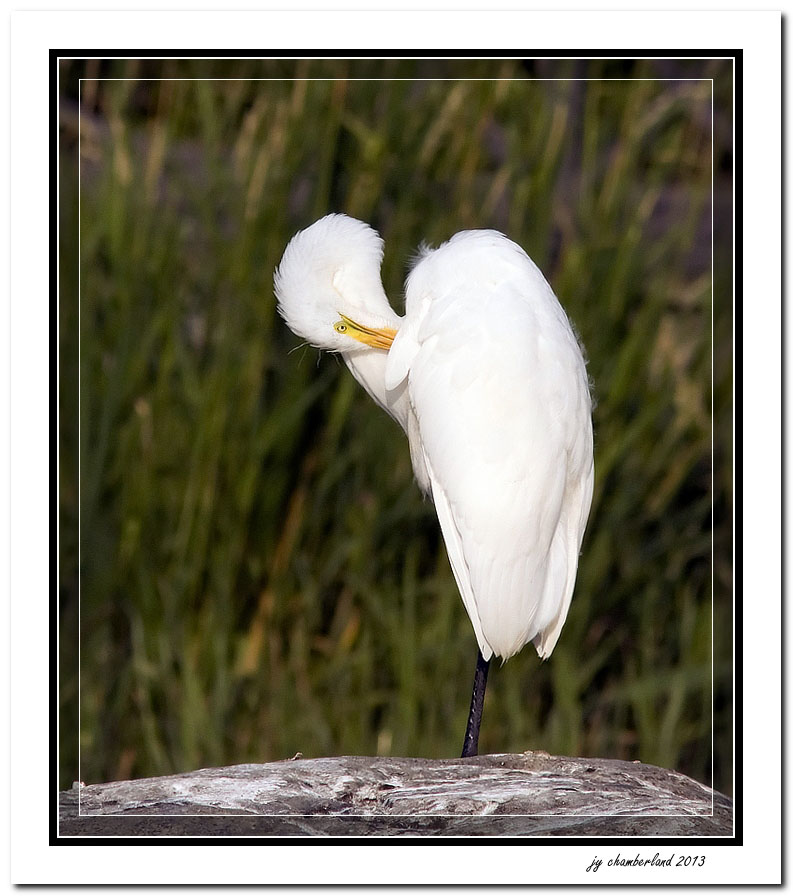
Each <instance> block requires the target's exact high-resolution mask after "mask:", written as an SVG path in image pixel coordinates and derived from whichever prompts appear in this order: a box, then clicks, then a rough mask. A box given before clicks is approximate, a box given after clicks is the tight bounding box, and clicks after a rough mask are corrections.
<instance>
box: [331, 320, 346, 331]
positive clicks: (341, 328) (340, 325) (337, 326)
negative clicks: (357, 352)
mask: <svg viewBox="0 0 793 896" xmlns="http://www.w3.org/2000/svg"><path fill="white" fill-rule="evenodd" d="M333 329H334V330H335V331H336V332H337V333H346V332H347V324H345V323H343V322H342V321H339V322H338V323H336V324H334V325H333Z"/></svg>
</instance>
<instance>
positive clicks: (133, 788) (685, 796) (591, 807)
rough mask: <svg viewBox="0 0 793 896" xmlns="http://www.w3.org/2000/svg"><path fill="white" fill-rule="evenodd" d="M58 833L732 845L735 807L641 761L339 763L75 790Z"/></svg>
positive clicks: (251, 768)
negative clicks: (724, 841) (687, 839)
mask: <svg viewBox="0 0 793 896" xmlns="http://www.w3.org/2000/svg"><path fill="white" fill-rule="evenodd" d="M59 834H60V836H67V837H69V836H93V837H96V836H103V835H108V836H119V835H122V836H184V835H188V836H212V835H218V836H251V835H254V836H287V837H288V836H298V837H300V836H334V837H341V836H362V835H363V836H365V835H372V836H411V835H412V836H416V835H419V836H555V837H560V836H561V837H582V836H583V837H586V836H606V835H611V836H621V837H625V836H670V837H679V836H695V837H703V836H704V837H730V836H732V834H733V808H732V803H731V801H730V800H729V799H728V798H727V797H726V796H723V795H722V794H720V793H716V792H715V791H713V790H711V789H710V788H708V787H705V786H704V785H702V784H698V783H697V782H696V781H692V780H691V779H690V778H687V777H685V776H684V775H681V774H678V773H677V772H672V771H667V770H666V769H661V768H657V767H655V766H652V765H643V764H641V763H635V762H623V761H619V760H612V759H573V758H566V757H558V756H549V755H548V754H547V753H521V754H496V755H491V756H477V757H473V758H470V759H398V758H375V757H371V758H369V757H359V756H340V757H338V758H329V759H294V760H286V761H283V762H270V763H266V764H263V765H235V766H231V767H229V768H213V769H201V770H199V771H194V772H188V773H186V774H180V775H168V776H166V777H162V778H142V779H140V780H137V781H117V782H114V783H110V784H92V785H90V786H79V787H77V786H75V787H74V788H73V789H72V790H70V791H66V792H64V793H62V794H61V800H60V818H59Z"/></svg>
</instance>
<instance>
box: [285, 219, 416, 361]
mask: <svg viewBox="0 0 793 896" xmlns="http://www.w3.org/2000/svg"><path fill="white" fill-rule="evenodd" d="M382 260H383V241H382V239H381V238H380V235H379V234H378V233H377V231H375V230H373V229H372V228H371V227H369V225H368V224H364V223H363V222H362V221H356V220H355V218H349V217H347V215H339V214H335V215H327V216H326V217H324V218H320V220H319V221H316V222H315V223H314V224H312V225H311V226H310V227H307V228H306V229H305V230H301V231H300V232H299V233H297V234H296V235H295V236H294V237H293V238H292V240H291V241H290V243H289V245H288V246H287V247H286V251H285V252H284V255H283V258H282V259H281V263H280V264H279V265H278V268H277V269H276V271H275V277H274V284H275V295H276V298H277V299H278V311H279V313H280V314H281V317H283V319H284V320H285V321H286V323H287V324H288V325H289V328H290V329H291V330H292V331H293V332H294V333H295V334H296V335H298V336H300V337H301V338H303V339H305V340H306V341H307V342H310V343H311V344H312V345H315V346H317V347H318V348H322V349H325V350H327V351H336V352H342V353H349V352H354V351H360V350H362V349H364V348H366V347H368V348H375V349H382V350H386V351H387V350H388V349H389V348H390V347H391V343H392V342H393V340H394V336H396V333H397V330H398V328H399V324H400V323H401V320H402V319H401V318H400V317H399V316H398V315H397V314H396V313H395V312H394V310H393V309H392V308H391V306H390V305H389V303H388V299H387V298H386V294H385V292H384V291H383V284H382V282H381V280H380V265H381V263H382Z"/></svg>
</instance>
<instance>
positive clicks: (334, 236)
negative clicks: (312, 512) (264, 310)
mask: <svg viewBox="0 0 793 896" xmlns="http://www.w3.org/2000/svg"><path fill="white" fill-rule="evenodd" d="M382 259H383V241H382V239H381V238H380V236H379V234H378V233H377V232H376V231H374V230H373V229H372V228H371V227H369V226H368V225H367V224H364V223H363V222H361V221H356V220H355V219H353V218H349V217H347V216H346V215H340V214H334V215H328V216H327V217H324V218H321V219H320V220H319V221H317V222H316V223H314V224H312V225H311V226H310V227H308V228H306V229H305V230H303V231H301V232H299V233H298V234H296V236H294V237H293V239H292V240H291V242H290V243H289V245H288V246H287V247H286V251H285V252H284V255H283V258H282V259H281V263H280V265H279V267H278V269H277V270H276V272H275V293H276V296H277V298H278V310H279V312H280V313H281V315H282V316H283V318H284V320H285V321H286V322H287V324H288V325H289V327H290V328H291V329H292V330H293V331H294V332H295V333H296V334H297V335H298V336H300V337H302V338H303V339H305V340H306V341H308V342H310V343H311V344H312V345H315V346H317V347H319V348H321V349H325V350H327V351H334V352H338V353H339V354H341V356H342V358H344V361H345V362H346V364H347V366H348V367H349V369H350V371H351V372H352V374H353V376H354V377H355V378H356V379H357V380H358V382H359V383H360V384H361V385H362V386H363V387H364V389H366V391H367V392H368V393H369V394H370V395H371V397H372V398H373V399H374V400H375V401H376V402H377V403H378V404H379V405H380V406H381V407H382V408H384V409H385V410H386V411H387V412H388V413H389V414H391V416H392V417H394V418H395V419H396V420H397V421H398V423H399V424H400V425H401V426H402V428H403V429H404V430H405V432H406V433H407V437H408V444H409V447H410V457H411V461H412V464H413V470H414V473H415V476H416V480H417V481H418V485H419V487H420V488H421V489H422V491H423V492H425V493H426V494H427V495H429V496H430V497H431V498H432V500H433V502H434V504H435V509H436V511H437V514H438V520H439V522H440V526H441V531H442V533H443V537H444V540H445V542H446V549H447V552H448V554H449V560H450V562H451V567H452V570H453V572H454V577H455V579H456V581H457V586H458V588H459V589H460V594H461V596H462V599H463V603H464V605H465V609H466V610H467V612H468V616H469V617H470V619H471V624H472V625H473V628H474V633H475V634H476V640H477V642H478V645H479V653H478V656H477V665H476V673H475V676H474V688H473V694H472V698H471V709H470V713H469V718H468V725H467V727H466V733H465V739H464V743H463V753H462V755H463V756H475V755H476V753H477V745H478V739H479V725H480V721H481V716H482V705H483V701H484V693H485V686H486V684H487V671H488V668H489V664H490V660H491V657H493V656H498V657H501V658H502V659H503V660H507V659H509V657H511V656H513V655H514V654H516V653H517V652H518V651H519V650H520V649H521V648H522V647H523V646H524V645H526V644H528V642H529V641H531V642H533V643H534V645H535V647H536V649H537V652H538V654H539V655H540V657H542V658H543V659H545V658H546V657H548V656H549V655H550V653H551V651H552V650H553V648H554V646H555V644H556V642H557V640H558V638H559V633H560V632H561V629H562V626H563V625H564V621H565V619H566V617H567V611H568V609H569V607H570V599H571V597H572V594H573V586H574V584H575V578H576V572H577V568H578V555H579V551H580V548H581V540H582V538H583V534H584V528H585V526H586V521H587V517H588V515H589V508H590V504H591V501H592V482H593V473H594V468H593V456H592V406H591V400H590V392H589V382H588V379H587V373H586V365H585V362H584V358H583V356H582V353H581V349H580V347H579V344H578V341H577V339H576V337H575V335H574V333H573V330H572V328H571V326H570V323H569V321H568V319H567V316H566V315H565V313H564V311H563V310H562V307H561V305H560V304H559V302H558V300H557V298H556V296H555V295H554V293H553V291H552V290H551V287H550V286H549V285H548V283H547V282H546V280H545V278H544V277H543V275H542V274H541V273H540V271H539V269H538V268H537V267H536V265H535V264H534V263H533V262H532V261H531V259H530V258H529V257H528V255H527V254H526V253H525V252H524V251H523V249H521V248H520V246H518V245H516V244H515V243H513V242H512V241H511V240H509V239H507V238H506V237H505V236H504V235H503V234H501V233H498V232H496V231H494V230H469V231H463V232H462V233H458V234H457V235H456V236H453V237H452V238H451V239H450V240H449V241H448V242H446V243H443V245H441V246H440V247H439V248H437V249H434V250H432V249H429V248H426V247H425V248H422V249H421V250H420V252H419V257H418V259H417V261H416V263H415V264H414V266H413V268H412V270H411V271H410V274H409V275H408V278H407V282H406V286H405V316H404V317H399V315H397V314H396V313H395V312H394V310H393V309H392V308H391V306H390V304H389V302H388V299H387V298H386V295H385V292H384V291H383V286H382V282H381V279H380V266H381V263H382Z"/></svg>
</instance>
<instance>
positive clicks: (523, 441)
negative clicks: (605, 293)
mask: <svg viewBox="0 0 793 896" xmlns="http://www.w3.org/2000/svg"><path fill="white" fill-rule="evenodd" d="M483 233H487V232H478V233H477V234H476V236H477V237H478V238H479V239H480V240H481V238H482V234H483ZM461 236H462V237H465V236H469V237H470V236H471V235H465V234H464V235H461ZM490 238H491V241H492V240H493V239H494V238H495V237H494V235H490ZM500 240H501V241H502V242H501V243H499V242H498V240H496V243H497V246H501V247H502V248H503V244H506V245H507V246H508V247H510V249H509V252H510V253H514V250H517V251H518V252H520V254H521V255H522V259H525V262H527V263H528V265H529V266H530V267H526V264H524V262H523V260H521V263H520V264H518V265H517V266H516V265H515V264H514V263H513V262H514V259H513V258H512V255H509V256H508V257H507V263H506V264H505V265H502V266H500V267H499V265H495V266H493V265H487V266H486V267H484V268H482V267H481V266H478V267H476V268H475V269H474V270H471V265H470V263H469V265H468V270H466V264H465V262H464V261H463V263H462V265H461V266H459V265H458V266H456V267H455V270H457V271H458V274H462V275H463V276H459V275H453V274H452V273H451V269H450V268H449V267H448V266H446V265H445V264H443V263H444V262H446V261H449V262H454V261H455V259H453V258H446V259H444V258H443V253H444V252H445V251H446V249H447V248H453V249H455V250H461V249H463V248H464V249H465V250H466V256H465V257H466V258H467V259H468V261H469V262H470V261H471V248H470V246H461V245H460V241H461V238H460V236H458V237H456V238H455V240H453V241H452V242H451V243H448V244H446V246H445V247H442V248H441V249H439V250H437V252H436V253H433V254H432V255H430V256H428V257H427V258H426V259H425V260H423V261H422V262H420V263H419V265H418V266H417V267H416V269H415V270H414V272H413V274H411V278H410V279H409V281H408V288H407V305H408V315H407V319H408V321H409V323H410V324H411V327H410V329H409V330H406V331H405V339H406V340H407V339H408V338H410V339H412V340H414V344H413V346H412V349H411V351H410V352H409V353H407V354H408V355H409V357H410V363H409V372H408V393H409V399H410V404H411V408H412V411H413V413H414V414H415V417H416V421H417V434H416V438H419V439H420V442H421V446H420V450H421V452H422V453H423V459H424V465H425V467H426V470H427V472H428V475H429V479H430V484H431V489H432V496H433V499H434V501H435V505H436V508H437V511H438V519H439V522H440V525H441V530H442V532H443V536H444V540H445V542H446V546H447V550H448V553H449V558H450V561H451V565H452V569H453V571H454V574H455V578H456V580H457V583H458V586H459V588H460V593H461V595H462V598H463V602H464V604H465V607H466V610H467V611H468V614H469V616H470V617H471V621H472V623H473V627H474V631H475V633H476V637H477V641H478V642H479V647H480V649H481V651H482V654H483V656H484V657H485V658H486V659H487V658H489V657H490V656H491V655H492V654H496V655H497V656H501V657H503V658H505V659H506V658H508V657H510V656H512V655H513V654H514V653H517V651H518V650H520V649H521V648H522V647H523V646H524V645H525V644H526V643H528V642H529V641H532V640H533V641H534V643H535V645H536V647H537V650H538V652H539V653H540V655H541V656H547V655H548V654H549V653H550V652H551V650H552V649H553V646H554V645H555V643H556V640H557V638H558V636H559V632H560V630H561V627H562V625H563V623H564V620H565V618H566V615H567V610H568V608H569V604H570V598H571V595H572V591H573V585H574V582H575V575H576V569H577V560H578V552H579V549H580V544H581V539H582V537H583V531H584V526H585V524H586V518H587V515H588V512H589V504H590V501H591V495H592V427H591V416H590V414H591V404H590V398H589V388H588V382H587V377H586V369H585V365H584V361H583V358H582V356H581V352H580V349H579V347H578V344H577V342H576V339H575V336H574V335H573V333H572V331H571V329H570V326H569V323H568V322H567V318H566V317H565V315H564V312H563V311H562V309H561V307H560V306H559V304H558V302H557V300H556V298H555V296H554V295H553V293H552V292H551V290H550V287H548V285H547V284H546V283H545V281H544V279H543V278H542V275H541V274H540V273H539V271H538V270H537V269H536V268H535V267H534V266H533V265H532V263H531V262H530V261H529V260H528V257H527V256H525V254H523V253H522V251H521V250H519V249H517V247H515V246H514V244H512V243H509V241H507V240H506V239H505V238H504V237H500ZM455 241H457V245H456V246H455ZM476 248H477V247H474V250H475V249H476ZM486 248H487V249H488V253H489V254H488V260H491V259H492V254H493V251H494V250H493V246H492V245H488V246H487V247H486ZM446 254H447V256H449V255H451V254H452V253H451V252H446ZM496 261H498V259H496ZM453 267H454V266H453ZM422 268H424V270H422ZM417 275H418V276H417ZM441 285H442V286H441ZM403 329H404V328H403ZM401 335H402V334H401V333H400V337H401ZM408 434H409V437H410V432H409V433H408ZM411 441H412V440H411ZM415 451H416V446H414V445H413V444H411V452H412V453H415Z"/></svg>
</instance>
